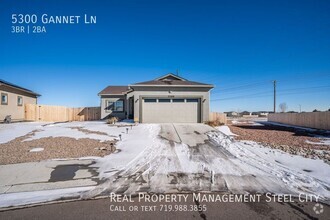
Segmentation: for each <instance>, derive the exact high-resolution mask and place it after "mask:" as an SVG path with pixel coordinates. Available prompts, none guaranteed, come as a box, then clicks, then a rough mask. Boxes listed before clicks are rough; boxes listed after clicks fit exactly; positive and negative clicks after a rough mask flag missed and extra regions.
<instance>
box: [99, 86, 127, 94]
mask: <svg viewBox="0 0 330 220" xmlns="http://www.w3.org/2000/svg"><path fill="white" fill-rule="evenodd" d="M128 90H129V88H128V86H108V87H106V88H105V89H103V90H102V91H101V92H99V94H98V95H124V94H125V93H126V92H128Z"/></svg>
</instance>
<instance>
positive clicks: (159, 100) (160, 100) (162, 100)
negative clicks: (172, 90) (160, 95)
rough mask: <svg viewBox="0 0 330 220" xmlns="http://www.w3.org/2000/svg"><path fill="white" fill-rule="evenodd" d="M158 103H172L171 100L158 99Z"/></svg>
mask: <svg viewBox="0 0 330 220" xmlns="http://www.w3.org/2000/svg"><path fill="white" fill-rule="evenodd" d="M158 102H171V99H158Z"/></svg>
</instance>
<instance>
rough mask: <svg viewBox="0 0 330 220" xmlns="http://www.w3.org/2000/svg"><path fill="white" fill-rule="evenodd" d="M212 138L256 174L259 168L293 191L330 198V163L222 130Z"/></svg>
mask: <svg viewBox="0 0 330 220" xmlns="http://www.w3.org/2000/svg"><path fill="white" fill-rule="evenodd" d="M209 137H210V139H211V140H212V141H213V142H215V143H216V144H217V145H218V146H221V147H224V148H225V149H226V150H228V152H230V153H231V154H232V155H234V156H235V157H236V158H237V159H238V160H237V162H239V163H238V166H239V167H244V169H247V170H248V171H249V173H251V174H254V175H255V171H256V170H259V171H262V172H263V173H268V174H269V177H271V176H272V177H275V178H276V179H277V180H278V181H280V183H281V182H282V184H283V185H284V186H285V187H286V188H287V189H288V190H290V191H291V192H292V193H297V194H298V193H309V194H314V195H320V196H321V197H323V199H325V200H329V199H330V191H329V190H328V189H329V187H330V166H329V165H328V164H326V163H324V162H323V161H322V160H313V159H309V158H304V157H301V156H297V155H290V154H288V153H285V152H283V151H280V150H276V149H270V148H267V147H264V146H262V145H259V144H257V143H255V142H253V141H244V142H242V141H234V140H232V139H231V138H229V137H226V136H224V135H223V134H221V133H214V132H210V133H209Z"/></svg>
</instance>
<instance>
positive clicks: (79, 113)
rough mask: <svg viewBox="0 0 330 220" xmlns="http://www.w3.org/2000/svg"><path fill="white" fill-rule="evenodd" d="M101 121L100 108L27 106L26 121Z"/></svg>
mask: <svg viewBox="0 0 330 220" xmlns="http://www.w3.org/2000/svg"><path fill="white" fill-rule="evenodd" d="M100 119H101V108H100V107H82V108H68V107H65V106H53V105H35V104H26V105H25V120H26V121H52V122H62V121H92V120H100Z"/></svg>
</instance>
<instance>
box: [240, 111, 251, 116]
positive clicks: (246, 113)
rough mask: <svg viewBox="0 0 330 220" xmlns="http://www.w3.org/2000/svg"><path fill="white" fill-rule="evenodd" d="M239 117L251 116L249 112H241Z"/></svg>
mask: <svg viewBox="0 0 330 220" xmlns="http://www.w3.org/2000/svg"><path fill="white" fill-rule="evenodd" d="M241 115H242V116H244V115H251V112H248V111H243V112H241Z"/></svg>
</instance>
